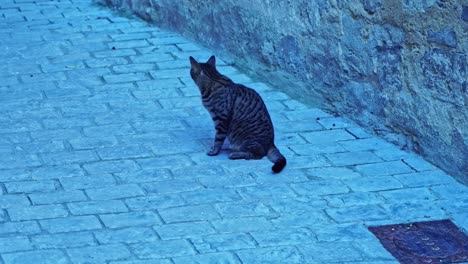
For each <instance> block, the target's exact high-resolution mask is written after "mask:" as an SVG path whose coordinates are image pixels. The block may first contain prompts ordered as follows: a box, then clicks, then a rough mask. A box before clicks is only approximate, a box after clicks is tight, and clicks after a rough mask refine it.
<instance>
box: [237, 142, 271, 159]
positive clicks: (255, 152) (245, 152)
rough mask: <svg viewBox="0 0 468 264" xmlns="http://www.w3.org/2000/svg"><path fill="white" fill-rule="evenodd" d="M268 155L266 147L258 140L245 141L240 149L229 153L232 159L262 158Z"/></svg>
mask: <svg viewBox="0 0 468 264" xmlns="http://www.w3.org/2000/svg"><path fill="white" fill-rule="evenodd" d="M265 155H266V151H265V148H264V147H263V146H262V145H261V144H260V143H258V142H256V141H247V142H245V143H243V144H242V145H241V146H240V148H239V150H236V151H233V152H231V153H230V154H229V158H230V159H246V160H249V159H261V158H263V157H264V156H265Z"/></svg>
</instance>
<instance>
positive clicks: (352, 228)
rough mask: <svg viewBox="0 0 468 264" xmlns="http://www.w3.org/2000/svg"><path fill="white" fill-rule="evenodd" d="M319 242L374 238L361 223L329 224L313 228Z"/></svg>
mask: <svg viewBox="0 0 468 264" xmlns="http://www.w3.org/2000/svg"><path fill="white" fill-rule="evenodd" d="M313 231H314V233H315V235H316V237H317V240H318V241H320V242H332V241H349V242H353V241H367V240H372V239H375V237H374V235H373V234H372V233H371V232H369V230H367V226H365V225H363V224H334V225H333V224H331V225H327V226H324V227H321V228H315V229H313Z"/></svg>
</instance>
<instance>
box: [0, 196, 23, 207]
mask: <svg viewBox="0 0 468 264" xmlns="http://www.w3.org/2000/svg"><path fill="white" fill-rule="evenodd" d="M29 205H30V202H29V200H28V197H27V196H26V195H23V194H13V195H0V208H1V209H7V208H11V207H16V206H29Z"/></svg>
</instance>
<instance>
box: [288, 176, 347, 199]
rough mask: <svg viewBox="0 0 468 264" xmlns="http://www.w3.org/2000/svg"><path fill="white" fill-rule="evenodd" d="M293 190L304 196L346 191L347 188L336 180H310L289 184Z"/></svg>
mask: <svg viewBox="0 0 468 264" xmlns="http://www.w3.org/2000/svg"><path fill="white" fill-rule="evenodd" d="M291 187H292V188H293V190H294V191H295V192H297V193H298V194H300V195H304V196H317V195H329V194H340V193H348V192H349V188H348V187H347V186H346V185H344V184H343V183H342V182H340V181H337V180H331V179H329V180H326V181H312V182H308V183H297V184H291Z"/></svg>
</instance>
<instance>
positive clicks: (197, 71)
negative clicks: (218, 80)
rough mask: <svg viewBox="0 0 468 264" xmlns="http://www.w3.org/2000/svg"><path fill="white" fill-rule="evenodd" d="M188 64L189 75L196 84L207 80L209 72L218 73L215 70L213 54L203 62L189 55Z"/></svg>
mask: <svg viewBox="0 0 468 264" xmlns="http://www.w3.org/2000/svg"><path fill="white" fill-rule="evenodd" d="M190 65H191V68H190V76H191V77H192V79H193V81H194V82H195V83H196V84H197V85H198V86H200V85H201V84H203V83H204V82H205V81H209V79H210V78H209V75H210V73H218V71H217V70H216V58H215V56H211V57H210V58H209V59H208V61H207V62H205V63H200V62H198V61H197V60H195V59H194V58H193V57H192V56H190Z"/></svg>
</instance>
